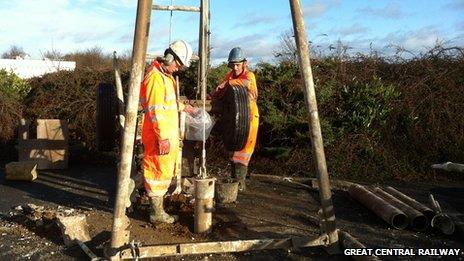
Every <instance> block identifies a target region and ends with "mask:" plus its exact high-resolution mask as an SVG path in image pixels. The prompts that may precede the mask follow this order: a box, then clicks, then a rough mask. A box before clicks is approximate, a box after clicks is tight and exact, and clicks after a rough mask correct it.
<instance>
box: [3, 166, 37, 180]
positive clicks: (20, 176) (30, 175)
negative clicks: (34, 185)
mask: <svg viewBox="0 0 464 261" xmlns="http://www.w3.org/2000/svg"><path fill="white" fill-rule="evenodd" d="M36 169H37V163H35V162H30V161H29V162H28V161H23V162H10V163H8V164H6V165H5V174H6V175H5V178H6V179H7V180H24V181H33V180H35V179H36V178H37V171H36Z"/></svg>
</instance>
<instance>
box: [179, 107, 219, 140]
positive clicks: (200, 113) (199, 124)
mask: <svg viewBox="0 0 464 261" xmlns="http://www.w3.org/2000/svg"><path fill="white" fill-rule="evenodd" d="M214 123H215V122H214V120H213V118H212V117H211V116H210V115H209V114H208V113H207V112H206V111H205V110H203V109H200V108H198V109H196V110H195V111H194V112H192V113H190V114H189V113H187V115H186V118H185V139H186V140H203V129H204V130H205V140H206V139H208V136H209V133H210V132H211V129H212V128H213V126H214Z"/></svg>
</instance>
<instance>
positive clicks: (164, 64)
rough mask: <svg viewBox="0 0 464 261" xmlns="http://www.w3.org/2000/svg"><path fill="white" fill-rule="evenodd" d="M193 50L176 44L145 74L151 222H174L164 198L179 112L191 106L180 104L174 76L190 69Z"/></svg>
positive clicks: (145, 159)
mask: <svg viewBox="0 0 464 261" xmlns="http://www.w3.org/2000/svg"><path fill="white" fill-rule="evenodd" d="M191 58H192V47H191V46H190V45H189V44H188V43H186V42H185V41H182V40H179V41H174V42H173V43H171V44H170V45H169V48H168V49H166V51H165V52H164V56H163V57H160V58H158V59H156V60H155V61H154V62H153V63H152V65H151V66H150V68H149V69H148V70H147V73H146V74H145V78H144V80H143V82H142V86H141V90H140V103H141V105H142V107H143V109H144V111H145V116H144V119H143V127H142V142H143V145H144V157H143V176H144V186H145V189H146V191H147V193H148V196H149V197H150V205H151V211H150V222H152V223H155V222H164V223H173V222H174V221H176V220H177V217H176V216H174V215H172V216H171V215H169V214H167V213H166V212H165V211H164V207H163V199H164V195H165V194H166V192H167V190H168V188H169V185H170V183H171V180H172V178H173V177H174V176H175V173H176V171H177V170H176V160H177V158H178V153H179V115H178V113H179V111H180V110H184V111H186V112H189V111H191V110H193V107H191V106H188V107H186V106H184V105H183V104H181V103H178V97H176V88H177V86H176V81H175V79H174V78H173V76H172V74H173V73H174V72H176V71H178V70H180V69H182V68H184V67H189V65H190V60H191Z"/></svg>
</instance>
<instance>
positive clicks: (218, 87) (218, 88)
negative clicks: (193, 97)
mask: <svg viewBox="0 0 464 261" xmlns="http://www.w3.org/2000/svg"><path fill="white" fill-rule="evenodd" d="M226 83H227V81H223V82H222V83H221V84H219V85H218V86H217V87H216V91H217V90H221V89H224V87H226Z"/></svg>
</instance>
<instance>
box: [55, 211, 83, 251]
mask: <svg viewBox="0 0 464 261" xmlns="http://www.w3.org/2000/svg"><path fill="white" fill-rule="evenodd" d="M57 220H58V226H59V227H60V229H61V234H62V235H63V241H64V244H65V245H66V246H72V245H74V244H76V243H77V242H76V241H81V242H87V241H90V240H91V238H90V234H89V226H88V224H87V220H86V218H85V215H77V216H69V217H66V216H57Z"/></svg>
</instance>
